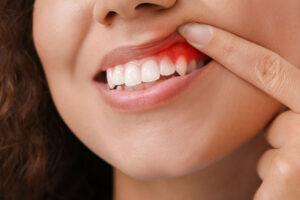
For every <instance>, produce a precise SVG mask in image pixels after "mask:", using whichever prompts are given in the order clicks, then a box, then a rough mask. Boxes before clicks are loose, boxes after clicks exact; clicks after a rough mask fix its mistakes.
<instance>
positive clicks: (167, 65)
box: [160, 56, 175, 76]
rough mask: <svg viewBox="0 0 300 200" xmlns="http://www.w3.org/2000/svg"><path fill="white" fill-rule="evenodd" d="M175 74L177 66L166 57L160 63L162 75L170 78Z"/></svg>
mask: <svg viewBox="0 0 300 200" xmlns="http://www.w3.org/2000/svg"><path fill="white" fill-rule="evenodd" d="M174 73H175V66H174V64H173V62H172V60H171V59H170V58H169V57H168V56H164V57H163V58H162V59H161V61H160V74H161V75H162V76H169V75H171V74H174Z"/></svg>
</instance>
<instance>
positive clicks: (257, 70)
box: [179, 23, 300, 113]
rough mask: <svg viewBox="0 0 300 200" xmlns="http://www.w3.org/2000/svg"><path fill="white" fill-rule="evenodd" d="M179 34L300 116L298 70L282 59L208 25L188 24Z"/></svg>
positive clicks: (299, 75)
mask: <svg viewBox="0 0 300 200" xmlns="http://www.w3.org/2000/svg"><path fill="white" fill-rule="evenodd" d="M179 32H180V33H181V34H182V35H183V37H185V38H186V40H187V41H188V42H189V43H190V44H191V45H193V46H194V47H195V48H197V49H199V50H200V51H201V52H203V53H205V54H207V55H208V56H210V57H211V58H213V59H214V60H216V61H217V62H219V63H220V64H222V65H223V66H224V67H226V68H228V69H229V70H230V71H232V72H233V73H235V74H237V75H238V76H240V77H241V78H243V79H245V80H246V81H248V82H250V83H251V84H253V85H255V86H256V87H258V88H259V89H261V90H263V91H265V92H266V93H268V94H269V95H270V96H272V97H274V98H275V99H277V100H278V101H280V102H281V103H282V104H284V105H286V106H287V107H289V108H290V109H291V110H293V111H294V112H297V113H300V70H299V69H298V68H296V67H295V66H293V65H292V64H290V63H289V62H288V61H286V60H285V59H283V58H282V57H281V56H279V55H278V54H276V53H274V52H272V51H270V50H268V49H266V48H264V47H262V46H259V45H257V44H255V43H252V42H250V41H248V40H245V39H243V38H240V37H238V36H236V35H234V34H232V33H229V32H226V31H224V30H221V29H218V28H215V27H212V26H208V25H202V24H197V23H190V24H187V25H184V26H183V27H180V28H179Z"/></svg>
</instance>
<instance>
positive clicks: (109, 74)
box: [106, 68, 115, 89]
mask: <svg viewBox="0 0 300 200" xmlns="http://www.w3.org/2000/svg"><path fill="white" fill-rule="evenodd" d="M112 77H113V69H112V68H109V69H107V70H106V79H107V84H108V86H109V88H110V89H113V88H114V87H115V84H113V82H112Z"/></svg>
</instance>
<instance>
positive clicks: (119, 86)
mask: <svg viewBox="0 0 300 200" xmlns="http://www.w3.org/2000/svg"><path fill="white" fill-rule="evenodd" d="M211 60H212V59H211V58H209V57H208V56H206V55H204V54H203V53H201V52H199V51H198V50H196V49H194V48H193V47H192V46H190V45H189V44H187V43H186V42H181V43H176V44H173V45H171V46H170V47H168V48H167V49H164V50H163V51H162V52H159V53H156V54H154V55H151V56H148V57H145V58H142V59H139V60H133V61H129V62H127V63H124V64H119V65H116V66H113V67H109V68H107V69H106V70H105V71H101V72H99V73H98V74H97V76H96V78H95V80H96V81H97V82H99V83H102V84H106V85H107V88H108V89H110V90H118V91H131V90H133V91H137V90H146V89H148V88H150V87H152V86H154V85H156V84H158V83H161V82H163V81H165V80H168V79H171V78H174V77H178V76H186V75H188V74H191V73H193V72H194V71H196V70H198V69H201V68H202V67H204V66H205V65H207V64H208V63H209V62H210V61H211Z"/></svg>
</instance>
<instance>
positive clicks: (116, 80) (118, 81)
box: [112, 65, 124, 85]
mask: <svg viewBox="0 0 300 200" xmlns="http://www.w3.org/2000/svg"><path fill="white" fill-rule="evenodd" d="M112 83H113V84H115V85H122V84H124V67H123V66H122V65H117V66H115V67H114V70H113V74H112Z"/></svg>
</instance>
